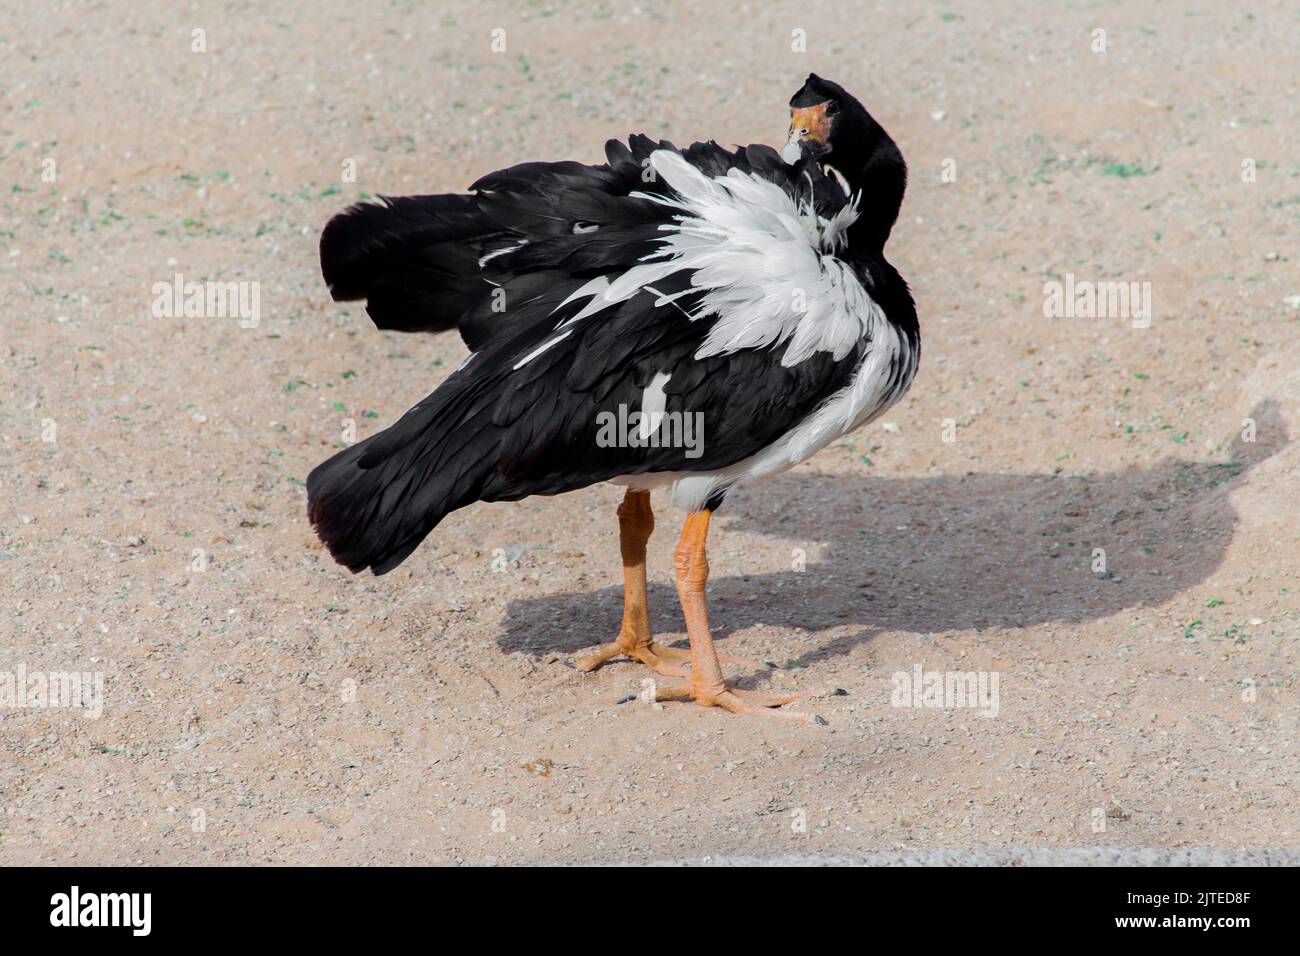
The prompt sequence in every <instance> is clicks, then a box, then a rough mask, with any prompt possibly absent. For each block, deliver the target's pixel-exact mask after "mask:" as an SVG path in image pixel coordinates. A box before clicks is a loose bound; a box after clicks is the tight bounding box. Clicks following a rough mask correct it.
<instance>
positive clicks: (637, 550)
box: [574, 489, 690, 677]
mask: <svg viewBox="0 0 1300 956" xmlns="http://www.w3.org/2000/svg"><path fill="white" fill-rule="evenodd" d="M654 529H655V516H654V512H653V511H651V510H650V492H648V491H633V490H631V489H628V492H627V494H626V495H625V496H624V498H623V503H622V504H621V505H619V506H618V531H619V546H620V548H621V550H622V552H623V626H622V627H621V628H619V632H618V637H617V638H616V639H615V640H614V641H612V642H611V643H609V644H606V645H604V646H603V647H601V648H599V649H597V650H595V651H593V652H592V653H590V654H588V655H586V656H585V657H580V658H578V660H576V661H574V664H575V666H576V667H577V668H578V669H579V670H584V671H592V670H595V669H596V668H597V667H599V666H600V665H601V664H604V663H605V662H606V661H609V660H612V659H613V658H615V657H630V658H632V659H633V660H636V661H640V662H641V663H642V664H645V665H646V666H647V667H649V668H651V669H652V670H654V671H656V672H658V673H660V674H666V675H668V676H670V677H685V676H686V668H685V666H684V662H685V661H686V660H687V659H688V658H689V656H690V655H689V654H688V653H687V652H686V651H684V650H681V649H679V648H676V647H664V646H663V645H662V644H656V643H654V641H652V640H650V610H649V607H648V604H647V601H646V587H645V546H646V542H647V541H649V540H650V535H651V533H652V532H653V531H654ZM673 662H678V663H673Z"/></svg>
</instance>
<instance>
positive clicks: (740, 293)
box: [561, 150, 879, 367]
mask: <svg viewBox="0 0 1300 956" xmlns="http://www.w3.org/2000/svg"><path fill="white" fill-rule="evenodd" d="M650 164H651V166H652V168H653V169H654V171H655V173H656V174H657V175H659V176H662V177H663V178H664V180H665V182H667V183H668V185H669V186H671V187H672V188H673V190H674V191H675V192H676V193H677V196H674V197H667V196H660V195H651V194H645V193H637V194H634V195H637V196H638V197H639V198H643V199H649V200H651V201H653V202H657V203H661V204H663V205H667V206H671V207H673V208H675V209H678V210H680V214H679V215H676V216H674V222H673V223H671V224H669V225H664V226H661V227H660V228H661V229H663V230H664V237H663V240H662V242H663V248H662V249H661V250H659V251H657V252H655V253H652V254H651V255H649V256H646V257H645V259H643V260H642V262H641V264H640V265H636V266H633V267H632V268H631V269H629V270H627V271H626V272H624V273H623V274H622V275H620V276H618V277H617V278H614V279H613V280H609V279H606V278H605V277H603V276H601V277H598V278H596V279H593V280H592V281H590V282H588V283H586V284H585V285H584V286H582V288H580V289H578V290H577V291H576V292H574V293H573V294H572V295H571V296H569V298H568V299H567V300H566V301H565V304H568V302H571V301H573V300H575V299H578V298H581V297H584V296H590V297H591V301H590V302H588V303H587V305H586V306H585V307H584V308H583V309H582V311H581V312H580V313H578V314H577V315H575V316H573V317H572V318H570V319H568V320H567V321H566V322H564V323H562V325H570V324H572V323H574V322H576V321H578V320H580V319H583V318H586V317H587V316H589V315H592V314H593V313H595V312H598V311H600V310H601V309H604V308H607V307H609V306H611V305H614V304H615V303H618V302H623V301H626V300H627V299H630V298H631V297H632V296H634V295H636V294H638V293H639V292H641V291H642V290H643V289H645V288H647V287H649V286H653V284H654V283H657V282H659V281H660V280H662V279H663V278H664V277H666V276H669V275H671V274H673V273H675V272H681V271H690V272H693V273H694V287H693V289H694V290H696V291H700V292H703V293H704V295H703V296H702V299H701V302H700V304H699V307H698V308H697V309H696V310H695V311H694V312H691V313H688V314H689V315H690V317H691V318H692V319H700V318H704V317H706V316H711V315H717V316H718V320H717V322H716V323H715V324H714V325H713V327H712V328H711V329H710V330H709V334H708V336H707V337H706V338H705V340H704V342H703V344H702V345H701V346H700V348H699V349H698V350H697V351H696V353H695V357H696V358H707V357H708V356H710V355H720V354H724V353H727V352H734V351H735V350H737V349H742V348H762V347H764V346H775V345H780V344H781V343H783V342H788V344H787V345H786V349H785V352H784V354H783V355H782V357H781V364H782V365H784V366H787V367H789V366H792V365H797V364H798V363H799V362H802V361H804V360H805V359H807V358H809V357H811V356H812V355H813V354H814V353H815V352H830V353H831V355H832V356H833V357H834V358H835V359H837V360H838V359H841V358H843V357H844V356H845V355H847V354H848V353H849V352H850V351H851V350H852V349H853V347H854V346H855V345H856V344H857V343H858V341H859V340H860V339H861V338H862V337H863V335H864V334H865V332H866V330H867V329H868V328H869V327H871V326H872V325H873V324H874V320H875V319H876V318H877V316H875V315H873V312H878V311H879V307H878V306H876V304H875V303H874V302H873V301H872V300H871V297H870V296H869V295H868V294H867V292H866V290H865V289H863V288H862V284H861V283H860V282H859V281H858V278H857V276H856V275H854V273H853V270H852V269H850V268H849V267H848V266H847V265H846V264H845V263H844V262H842V261H841V260H839V259H838V258H836V257H835V255H834V253H835V252H836V251H837V250H838V249H839V248H840V247H841V246H842V245H843V244H844V242H845V238H846V233H847V230H848V228H849V226H851V225H852V224H853V223H854V222H855V221H856V220H857V217H858V210H857V206H856V202H854V203H849V204H847V205H846V206H845V207H844V208H843V209H841V210H840V211H839V212H838V213H836V215H835V216H834V217H832V218H831V219H823V218H821V217H819V216H818V215H817V214H816V212H815V211H814V209H813V208H812V206H811V205H809V204H801V205H796V204H795V202H794V200H792V199H791V198H790V197H789V196H788V195H787V194H786V193H785V191H784V190H783V189H781V188H780V187H779V186H777V185H776V184H774V183H771V182H768V181H767V180H765V179H763V178H762V177H761V176H757V175H754V174H747V173H743V172H741V171H740V170H736V169H733V170H731V171H730V172H729V173H728V174H727V175H725V176H718V177H712V178H711V177H709V176H706V175H705V174H704V173H702V172H700V171H699V170H698V169H696V168H695V167H694V166H692V165H691V164H690V163H688V162H687V161H686V160H685V159H683V158H682V157H681V156H680V155H678V154H677V153H675V152H673V151H671V150H657V151H656V152H654V153H652V154H651V156H650ZM656 294H657V293H656ZM676 297H677V296H674V297H673V298H676ZM561 307H563V306H561Z"/></svg>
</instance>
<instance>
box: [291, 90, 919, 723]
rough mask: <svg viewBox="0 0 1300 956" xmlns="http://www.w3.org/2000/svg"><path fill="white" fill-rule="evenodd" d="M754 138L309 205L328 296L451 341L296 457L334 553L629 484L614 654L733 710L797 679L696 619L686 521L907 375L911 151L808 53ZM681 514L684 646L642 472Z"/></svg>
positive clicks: (887, 398) (775, 467)
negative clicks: (773, 676) (797, 81)
mask: <svg viewBox="0 0 1300 956" xmlns="http://www.w3.org/2000/svg"><path fill="white" fill-rule="evenodd" d="M790 118H791V122H790V131H789V140H788V142H787V143H786V144H785V147H784V148H783V149H782V150H781V151H780V152H778V151H777V150H775V149H772V148H771V147H768V146H745V147H738V148H737V149H735V150H734V151H732V150H727V149H724V148H722V147H720V146H718V145H717V144H716V143H714V142H712V141H710V142H707V143H695V144H694V145H692V146H689V147H687V148H685V149H679V148H677V147H676V146H674V145H673V144H672V143H669V142H666V141H660V142H657V143H656V142H653V141H651V140H650V139H649V138H647V137H645V136H642V135H634V136H631V137H630V138H629V140H628V142H627V143H626V144H624V143H622V142H620V141H615V140H611V141H610V142H609V143H607V144H606V146H605V154H606V162H605V163H603V164H601V165H595V166H589V165H583V164H580V163H576V162H534V163H524V164H522V165H518V166H512V167H510V168H508V169H504V170H501V171H499V172H495V173H491V174H489V175H487V176H485V177H483V178H482V179H480V180H479V181H478V182H476V183H474V184H473V185H472V186H471V187H470V192H469V193H468V194H466V195H443V196H409V197H403V198H388V199H384V200H383V201H382V202H379V203H366V204H361V205H356V206H352V207H351V208H349V209H347V210H345V211H344V212H342V213H340V214H339V215H337V216H335V217H334V218H333V219H332V220H330V222H329V223H328V224H327V225H326V227H325V230H324V232H323V234H322V235H321V242H320V257H321V270H322V272H323V273H324V278H325V281H326V283H327V284H328V286H329V288H330V291H331V293H332V295H333V297H334V298H335V299H336V300H360V299H364V300H365V301H366V310H367V312H368V313H369V314H370V316H371V318H372V319H373V320H374V322H375V324H376V325H377V326H378V327H379V328H381V329H394V330H400V331H408V332H416V331H441V330H446V329H451V328H456V329H458V330H459V332H460V335H461V337H462V338H463V339H464V341H465V344H466V346H467V347H468V348H469V349H470V355H469V357H468V358H466V359H465V361H464V362H463V363H462V364H461V366H460V367H459V368H458V369H456V371H455V372H453V373H452V374H451V375H450V376H448V377H447V379H446V380H445V381H444V382H443V383H442V384H441V385H439V386H438V387H437V388H436V389H435V390H434V391H433V393H432V394H430V395H429V396H428V397H427V398H425V399H423V400H422V401H420V402H419V403H417V404H416V405H415V406H414V407H413V408H411V409H410V410H409V411H407V412H406V414H405V415H404V416H403V417H402V418H401V419H399V420H398V421H397V422H396V423H395V424H394V425H392V426H391V427H389V428H387V429H385V430H383V431H381V432H379V433H378V434H376V435H373V436H371V437H370V438H367V439H366V440H364V441H362V442H360V443H358V444H356V445H353V446H351V447H349V448H347V449H346V450H344V451H342V452H340V453H338V454H336V455H335V456H334V457H332V458H330V459H329V460H328V461H326V462H324V463H323V464H321V465H319V466H318V467H317V468H316V469H315V470H314V471H312V473H311V475H310V477H309V478H308V480H307V493H308V513H309V517H310V519H311V522H312V524H313V526H314V527H315V529H316V531H317V533H318V534H319V535H320V537H321V539H322V540H323V541H324V543H325V544H326V546H327V547H328V548H329V551H330V553H331V554H332V555H333V556H334V558H335V559H336V560H337V561H338V562H339V563H341V564H343V565H345V566H346V567H347V568H348V569H349V570H351V571H353V572H359V571H362V570H364V569H367V568H368V569H370V570H371V571H372V572H374V573H375V574H383V573H385V572H387V571H390V570H392V569H393V568H395V567H397V565H399V564H400V563H401V562H402V561H403V560H405V559H406V558H407V557H408V556H409V555H410V554H411V552H412V551H414V550H415V548H416V547H417V546H418V545H419V544H420V542H421V541H422V540H423V539H424V538H425V536H426V535H428V534H429V532H431V531H432V530H433V529H434V528H435V527H436V526H437V525H438V522H440V521H441V520H442V519H443V518H444V517H445V516H446V515H447V514H448V513H450V512H452V511H455V510H456V509H458V508H463V507H465V506H466V505H469V504H471V503H473V502H475V501H514V500H518V499H520V498H525V497H528V496H529V495H553V494H559V493H562V492H566V491H573V490H574V489H577V488H584V487H586V486H588V485H592V484H595V483H597V482H602V481H609V482H614V483H617V484H620V485H623V486H625V488H626V494H625V497H624V500H623V503H622V505H621V506H620V507H619V509H618V521H619V531H620V540H621V548H622V556H623V576H624V610H623V623H622V627H621V629H620V631H619V633H618V636H617V638H616V639H615V640H614V641H613V642H611V643H610V644H607V645H605V646H604V647H601V648H600V649H598V650H596V651H595V652H593V653H591V654H589V655H587V656H586V657H583V658H580V659H579V660H578V661H577V665H578V667H579V668H580V669H582V670H592V669H594V668H596V667H598V666H599V665H601V664H603V663H605V662H606V661H608V660H610V659H612V658H615V657H628V658H632V659H634V660H637V661H640V662H642V663H643V664H645V665H648V666H649V667H651V668H653V669H654V670H655V671H657V672H659V673H661V674H667V675H672V676H676V677H682V678H685V679H686V680H685V683H684V685H683V686H681V687H680V688H679V689H676V690H661V691H660V692H659V694H660V698H661V699H685V700H694V701H696V702H698V703H700V704H704V705H707V706H720V707H723V708H725V709H726V710H729V711H732V712H736V713H758V714H779V715H782V716H787V717H796V718H799V719H805V720H807V719H818V720H819V718H814V717H813V716H812V715H809V714H804V713H798V712H792V711H787V710H781V709H779V708H780V707H781V705H783V704H785V703H788V702H789V701H791V700H793V699H795V696H797V695H793V696H773V695H764V694H758V693H755V692H752V691H745V690H740V689H736V688H734V687H732V686H731V685H730V684H729V683H728V682H727V681H725V680H724V678H723V673H722V669H721V666H720V662H731V663H749V662H745V661H740V660H739V659H736V658H728V657H727V656H726V655H719V654H718V653H717V651H716V649H715V648H714V646H713V641H712V639H711V637H710V634H709V624H708V614H707V608H706V598H705V582H706V580H707V578H708V571H709V565H708V560H707V557H706V553H705V539H706V536H707V534H708V529H709V519H710V517H711V516H712V514H713V512H714V511H716V510H717V509H718V507H719V506H720V505H721V504H722V501H723V499H724V498H725V497H726V495H727V493H728V491H730V490H731V489H732V488H734V487H737V486H739V485H743V484H747V483H750V482H754V481H758V480H760V479H763V478H768V477H770V476H772V475H776V474H779V473H780V472H783V471H785V470H786V469H788V468H791V467H793V466H794V465H796V464H798V463H799V462H801V461H804V460H805V459H807V458H809V457H810V456H812V455H813V454H815V453H816V452H817V451H818V450H820V449H822V448H824V447H826V445H828V444H830V443H831V442H833V441H835V440H836V439H837V438H839V437H840V436H842V435H845V434H847V433H849V432H851V431H853V430H854V429H856V428H859V427H861V426H862V425H863V424H865V423H866V422H868V421H870V420H871V419H873V418H875V417H876V416H878V415H879V414H881V412H883V411H884V410H885V409H886V408H888V407H889V406H890V405H891V404H892V403H894V402H895V401H897V400H898V399H899V398H900V397H901V396H902V395H903V393H904V392H905V391H906V390H907V388H908V386H909V385H910V384H911V381H912V378H913V376H914V375H915V373H916V368H917V361H918V358H919V355H920V337H919V329H918V324H917V317H916V310H915V307H914V306H913V303H912V298H911V295H910V293H909V292H908V288H907V285H906V283H905V282H904V281H903V279H902V277H901V276H900V275H899V274H898V272H897V271H896V270H895V269H894V267H893V266H892V265H890V264H889V263H888V262H887V261H886V260H885V257H884V246H885V242H886V240H887V239H888V238H889V233H890V230H891V229H892V228H893V225H894V222H895V220H896V219H897V217H898V211H899V206H900V204H901V203H902V199H903V191H904V189H905V186H906V179H907V167H906V165H905V164H904V162H903V156H902V153H901V152H900V151H899V149H898V147H897V146H896V145H895V143H894V141H893V140H892V139H891V138H890V137H889V135H888V134H887V133H886V132H885V131H884V129H882V128H881V126H880V124H879V123H877V122H876V121H875V119H873V118H872V116H871V115H870V114H869V113H868V112H867V110H866V109H864V108H863V106H862V105H861V104H860V103H859V102H858V101H857V100H856V99H854V98H853V97H852V96H850V95H849V94H848V93H846V92H845V91H844V90H843V89H842V88H841V87H840V86H838V85H837V84H835V83H832V82H829V81H827V80H824V79H822V78H820V77H818V76H817V75H816V74H812V75H810V76H809V77H808V79H807V81H806V82H805V83H804V85H803V87H802V88H801V89H800V90H799V91H798V92H797V93H796V94H795V95H794V97H793V98H792V99H791V101H790ZM657 488H670V489H671V492H670V494H671V501H672V503H673V504H674V505H675V506H678V507H680V508H682V509H684V510H685V511H686V512H687V515H686V519H685V526H684V528H683V530H682V534H681V538H680V541H679V543H678V546H677V550H676V552H675V567H676V576H677V592H678V595H679V597H680V600H681V604H682V609H683V612H684V614H685V619H686V628H687V634H688V637H689V640H690V650H689V651H687V650H685V649H680V648H675V647H668V646H664V645H661V644H657V643H655V642H654V641H653V640H652V638H651V634H650V624H649V616H648V614H647V609H646V567H645V562H646V542H647V540H648V539H649V537H650V533H651V531H652V530H653V528H654V517H653V513H652V511H651V507H650V492H651V491H652V490H654V489H657Z"/></svg>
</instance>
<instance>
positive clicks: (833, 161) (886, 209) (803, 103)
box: [782, 73, 907, 249]
mask: <svg viewBox="0 0 1300 956" xmlns="http://www.w3.org/2000/svg"><path fill="white" fill-rule="evenodd" d="M782 156H783V157H784V158H785V160H786V161H787V162H791V163H793V162H796V161H797V160H798V159H800V158H804V157H807V158H812V159H815V160H816V162H817V164H818V165H819V166H821V167H822V169H824V170H825V171H826V172H827V173H828V174H831V175H834V176H835V177H836V178H838V179H839V180H840V182H841V185H842V186H844V189H845V191H846V192H847V193H849V194H850V195H852V194H860V198H859V203H860V206H861V208H862V210H863V215H861V216H859V218H858V223H857V224H856V227H855V229H854V233H855V235H854V236H853V241H854V244H855V245H858V246H859V247H860V248H863V247H865V248H875V249H879V248H880V247H882V246H883V245H884V243H885V240H886V239H888V238H889V232H890V230H891V229H892V228H893V225H894V222H895V221H896V220H897V219H898V210H899V207H900V206H901V205H902V203H903V192H904V190H905V189H906V188H907V164H906V163H904V162H903V154H902V152H901V151H900V150H899V148H898V146H897V144H895V142H894V141H893V139H892V138H890V135H889V134H888V133H886V132H885V130H884V128H883V127H882V126H881V125H880V124H879V123H877V122H876V120H875V117H873V116H872V115H871V114H870V113H869V112H867V108H866V107H865V106H863V105H862V104H861V103H860V102H858V100H857V99H856V98H855V97H854V96H852V95H851V94H850V93H848V92H847V91H846V90H845V89H844V87H842V86H840V85H839V84H838V83H832V82H831V81H830V80H824V79H822V78H821V77H820V76H818V75H817V74H816V73H809V74H808V79H807V80H805V81H804V84H803V86H802V87H800V88H799V91H798V92H797V93H795V94H794V96H792V97H791V98H790V133H789V140H788V141H787V143H786V145H785V149H783V150H782Z"/></svg>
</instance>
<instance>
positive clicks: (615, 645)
mask: <svg viewBox="0 0 1300 956" xmlns="http://www.w3.org/2000/svg"><path fill="white" fill-rule="evenodd" d="M616 657H628V658H631V659H632V660H634V661H640V662H641V663H642V664H644V665H645V666H646V667H649V668H650V669H651V670H653V671H655V672H656V673H658V674H663V675H664V676H665V677H689V676H690V674H691V667H690V665H691V652H690V651H689V650H688V649H686V648H684V647H670V646H669V645H667V644H656V643H655V642H654V641H653V640H651V639H650V638H648V637H646V638H639V639H638V638H637V637H636V636H635V635H630V634H628V633H627V632H626V631H623V632H620V633H619V635H618V638H617V639H616V640H614V641H611V642H610V643H608V644H605V645H603V646H602V647H599V648H597V649H596V650H594V651H592V652H591V653H590V654H586V655H583V656H582V657H579V658H578V659H576V660H575V661H574V662H573V666H574V667H576V668H577V669H578V670H580V671H594V670H595V669H596V668H597V667H600V666H601V665H602V664H605V663H608V662H609V661H611V660H613V659H614V658H616ZM718 660H719V661H721V662H722V663H723V664H736V665H738V666H741V667H755V668H759V667H767V666H769V665H765V664H760V663H759V662H758V661H751V660H749V659H748V658H744V657H733V656H732V655H730V654H719V655H718Z"/></svg>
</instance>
